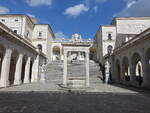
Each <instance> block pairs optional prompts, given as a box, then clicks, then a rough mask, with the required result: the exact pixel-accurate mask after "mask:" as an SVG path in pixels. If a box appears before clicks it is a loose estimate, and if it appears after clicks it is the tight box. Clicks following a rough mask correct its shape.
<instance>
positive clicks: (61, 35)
mask: <svg viewBox="0 0 150 113" xmlns="http://www.w3.org/2000/svg"><path fill="white" fill-rule="evenodd" d="M55 37H56V38H62V39H63V38H66V37H67V36H66V35H65V34H64V33H63V32H56V33H55Z"/></svg>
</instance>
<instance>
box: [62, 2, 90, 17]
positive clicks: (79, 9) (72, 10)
mask: <svg viewBox="0 0 150 113" xmlns="http://www.w3.org/2000/svg"><path fill="white" fill-rule="evenodd" d="M88 10H89V8H88V7H87V6H85V5H84V4H79V5H75V6H72V7H69V8H67V9H66V10H65V12H64V14H65V15H69V16H73V17H77V16H79V15H80V14H82V13H84V12H87V11H88Z"/></svg>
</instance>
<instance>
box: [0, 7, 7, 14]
mask: <svg viewBox="0 0 150 113" xmlns="http://www.w3.org/2000/svg"><path fill="white" fill-rule="evenodd" d="M7 13H9V9H8V8H6V7H3V6H0V14H7Z"/></svg>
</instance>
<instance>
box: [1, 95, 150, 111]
mask: <svg viewBox="0 0 150 113" xmlns="http://www.w3.org/2000/svg"><path fill="white" fill-rule="evenodd" d="M0 113H150V98H149V97H147V96H144V95H141V94H138V93H80V92H5V93H4V92H3V93H0Z"/></svg>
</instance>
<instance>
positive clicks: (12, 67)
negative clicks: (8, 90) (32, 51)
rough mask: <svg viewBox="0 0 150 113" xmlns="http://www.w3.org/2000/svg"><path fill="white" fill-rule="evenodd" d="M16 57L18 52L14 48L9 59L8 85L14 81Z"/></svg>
mask: <svg viewBox="0 0 150 113" xmlns="http://www.w3.org/2000/svg"><path fill="white" fill-rule="evenodd" d="M17 59H18V52H17V51H16V50H14V51H13V52H12V55H11V61H10V70H9V83H10V85H13V83H14V79H15V70H16V63H17Z"/></svg>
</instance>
